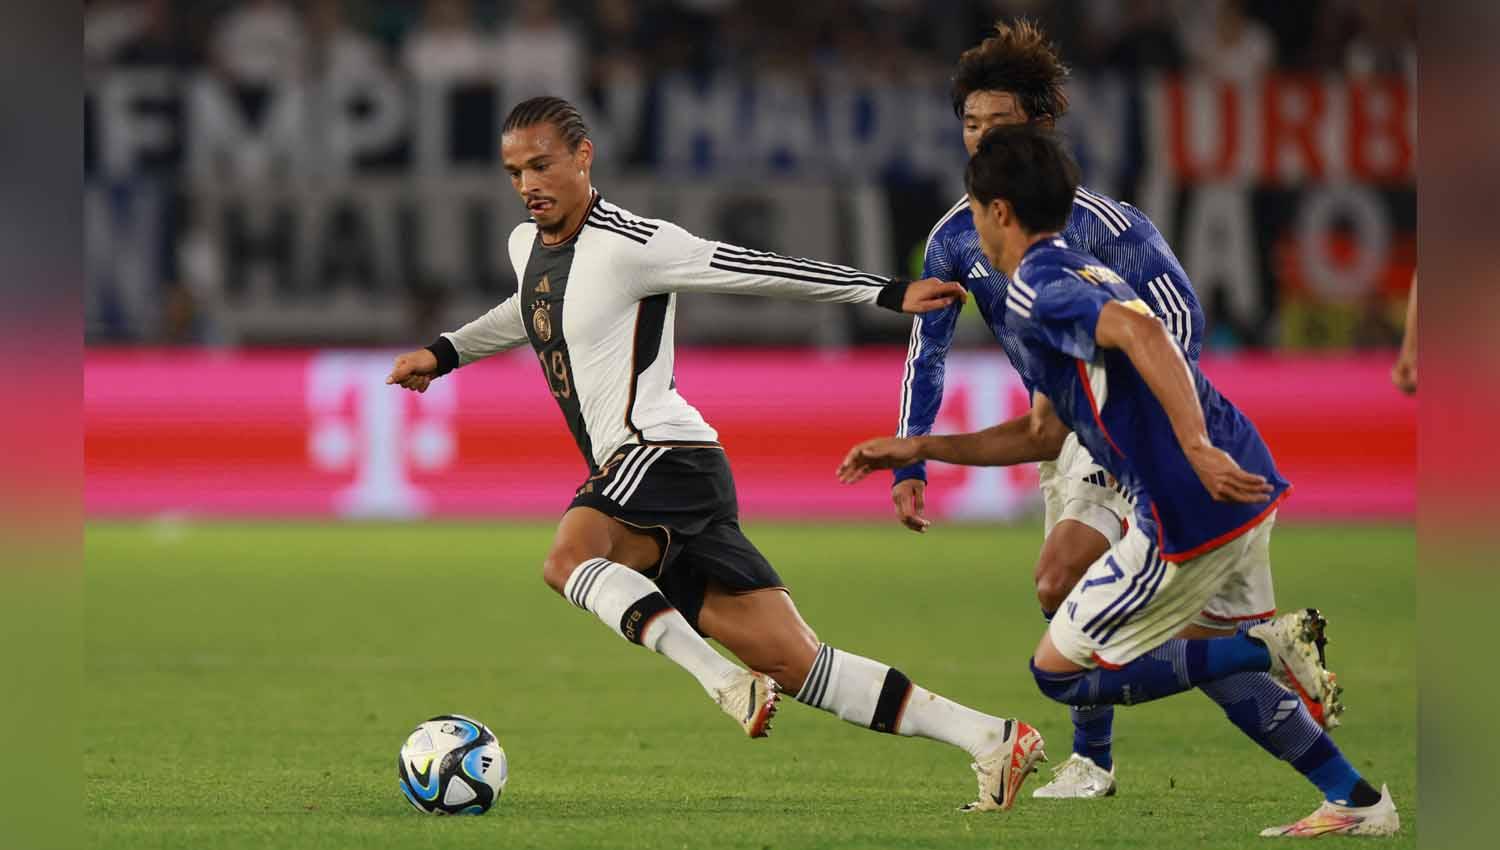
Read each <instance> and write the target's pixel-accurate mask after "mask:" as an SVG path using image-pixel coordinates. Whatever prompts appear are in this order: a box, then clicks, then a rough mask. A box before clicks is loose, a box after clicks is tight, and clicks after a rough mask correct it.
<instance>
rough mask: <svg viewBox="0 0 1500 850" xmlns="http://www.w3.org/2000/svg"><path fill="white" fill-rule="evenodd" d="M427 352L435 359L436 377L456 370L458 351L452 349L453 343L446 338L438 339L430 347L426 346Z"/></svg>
mask: <svg viewBox="0 0 1500 850" xmlns="http://www.w3.org/2000/svg"><path fill="white" fill-rule="evenodd" d="M427 350H428V351H431V352H432V356H433V357H436V358H437V362H438V365H437V373H438V375H440V376H441V375H446V374H448V373H449V372H452V371H453V370H454V369H457V368H458V349H456V348H454V347H453V341H452V340H450V339H448V338H447V337H445V336H440V337H438V338H437V340H435V341H434V342H433V343H432V345H429V346H427Z"/></svg>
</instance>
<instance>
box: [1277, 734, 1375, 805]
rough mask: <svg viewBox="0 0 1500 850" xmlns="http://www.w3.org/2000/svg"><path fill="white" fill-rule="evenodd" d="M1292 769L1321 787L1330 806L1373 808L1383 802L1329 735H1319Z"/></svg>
mask: <svg viewBox="0 0 1500 850" xmlns="http://www.w3.org/2000/svg"><path fill="white" fill-rule="evenodd" d="M1320 731H1321V730H1320ZM1292 767H1295V768H1297V772H1299V773H1301V774H1302V775H1303V776H1306V777H1307V779H1308V781H1309V782H1311V783H1312V784H1314V785H1316V786H1318V790H1319V791H1322V792H1323V799H1325V800H1327V801H1329V802H1330V803H1341V804H1343V805H1346V806H1348V805H1354V806H1373V805H1374V804H1375V803H1377V802H1379V801H1380V792H1378V791H1376V790H1375V789H1374V788H1373V787H1371V786H1370V784H1369V783H1368V782H1365V780H1364V778H1363V777H1361V776H1360V775H1359V771H1357V770H1355V769H1354V765H1352V764H1350V763H1349V760H1348V759H1346V758H1344V754H1343V753H1341V752H1339V748H1338V745H1336V744H1334V743H1333V739H1332V738H1330V737H1328V733H1327V732H1323V733H1322V734H1321V735H1319V736H1318V740H1316V741H1314V742H1313V745H1312V746H1311V747H1308V749H1307V752H1305V753H1303V754H1302V757H1301V758H1298V759H1296V760H1295V761H1293V762H1292Z"/></svg>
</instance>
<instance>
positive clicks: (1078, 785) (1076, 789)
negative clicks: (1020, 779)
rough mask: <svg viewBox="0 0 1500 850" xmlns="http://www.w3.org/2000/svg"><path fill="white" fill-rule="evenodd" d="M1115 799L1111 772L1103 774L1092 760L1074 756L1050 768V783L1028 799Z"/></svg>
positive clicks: (1113, 775)
mask: <svg viewBox="0 0 1500 850" xmlns="http://www.w3.org/2000/svg"><path fill="white" fill-rule="evenodd" d="M1114 795H1115V769H1114V768H1113V767H1111V768H1110V769H1109V770H1105V769H1104V768H1102V767H1100V766H1099V765H1097V764H1094V760H1093V759H1090V758H1085V757H1084V756H1081V755H1079V754H1077V753H1074V754H1072V755H1071V756H1068V760H1067V761H1065V762H1063V763H1062V764H1060V765H1058V766H1057V767H1055V768H1053V770H1052V781H1051V782H1048V783H1047V784H1046V785H1043V786H1042V787H1040V788H1038V789H1036V790H1035V791H1032V792H1031V796H1033V797H1037V798H1046V799H1052V800H1092V799H1094V798H1095V797H1113V796H1114Z"/></svg>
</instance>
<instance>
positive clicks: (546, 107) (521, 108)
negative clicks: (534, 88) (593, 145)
mask: <svg viewBox="0 0 1500 850" xmlns="http://www.w3.org/2000/svg"><path fill="white" fill-rule="evenodd" d="M537 124H551V125H553V126H554V127H556V128H557V132H558V134H559V135H560V136H562V139H563V141H564V142H566V143H567V145H568V150H576V149H577V148H578V143H579V142H581V141H583V140H584V139H587V138H588V137H589V128H588V125H587V124H585V123H583V114H582V113H580V112H579V111H578V107H576V106H574V105H573V104H571V103H569V102H567V101H566V100H563V99H562V98H560V97H551V96H544V97H533V98H530V99H529V100H523V101H521V102H520V103H518V104H516V105H515V108H513V109H511V111H510V114H509V115H507V116H505V124H504V126H502V127H501V128H500V132H501V134H502V135H503V134H505V133H509V132H510V131H511V130H520V129H523V128H525V127H533V126H536V125H537Z"/></svg>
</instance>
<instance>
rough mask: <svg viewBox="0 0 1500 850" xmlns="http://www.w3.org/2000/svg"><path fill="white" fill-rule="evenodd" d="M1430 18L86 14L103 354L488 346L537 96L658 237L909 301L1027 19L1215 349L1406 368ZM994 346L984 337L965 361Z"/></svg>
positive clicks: (301, 8)
mask: <svg viewBox="0 0 1500 850" xmlns="http://www.w3.org/2000/svg"><path fill="white" fill-rule="evenodd" d="M1415 14H1416V3H1415V2H1414V0H1370V1H1369V2H1355V0H1297V1H1296V2H1286V0H1056V1H1055V2H1044V0H851V1H850V2H833V0H755V1H754V2H752V1H751V0H425V2H421V1H420V0H307V2H286V0H194V2H186V0H92V2H86V3H85V28H84V52H85V57H86V69H87V79H88V87H87V99H88V101H87V103H86V116H87V117H86V128H87V131H86V135H87V138H86V140H85V148H86V153H85V156H86V162H85V174H86V180H85V214H86V228H87V231H86V240H85V241H86V247H87V250H88V254H89V257H88V269H89V284H88V290H87V293H88V299H87V304H86V311H87V324H86V328H87V335H88V340H89V341H90V343H91V344H138V343H145V344H163V343H173V344H176V343H181V344H226V345H246V344H295V345H313V346H323V345H394V344H401V343H405V342H409V341H410V340H412V339H423V338H427V337H429V336H430V334H431V333H434V332H436V331H437V330H441V329H445V328H449V327H452V326H454V325H455V324H456V323H459V322H461V321H463V320H465V319H467V318H468V317H470V316H472V315H475V314H476V313H477V312H479V311H482V310H483V309H484V308H486V307H487V306H488V305H491V304H493V303H495V302H496V301H498V300H499V299H501V298H503V297H504V296H505V295H506V294H508V292H509V291H511V290H512V288H513V286H514V282H513V273H512V271H511V269H510V268H509V263H508V261H507V258H506V257H505V254H504V250H503V247H502V246H503V240H504V235H505V234H506V233H508V232H509V229H510V227H512V226H513V225H514V224H515V223H516V222H517V221H519V220H521V218H522V217H523V216H524V213H523V211H522V210H521V208H520V205H519V204H518V203H516V202H515V201H514V199H513V198H512V197H510V195H509V192H510V190H509V187H508V186H507V185H506V184H505V182H504V180H503V174H502V173H501V172H500V170H499V168H498V163H497V162H496V152H497V149H498V140H497V139H496V129H497V128H498V126H499V121H500V120H501V119H503V116H504V113H505V111H506V110H507V109H508V108H509V105H510V104H513V103H515V102H516V101H519V100H520V99H522V98H524V97H528V96H531V95H535V94H556V95H561V96H564V97H568V98H570V99H574V100H576V101H577V102H579V103H580V104H581V105H582V106H583V107H584V111H585V115H586V117H587V118H588V119H589V121H590V123H591V125H593V129H594V131H595V134H596V135H595V138H596V141H597V142H598V143H599V146H600V150H601V154H600V164H599V167H598V169H597V175H596V183H597V184H598V185H599V186H600V188H601V189H602V190H603V191H605V193H606V194H608V195H609V196H610V197H611V199H613V200H615V201H616V202H619V203H622V204H624V205H625V206H627V207H628V208H631V209H632V210H634V211H635V212H637V213H640V214H644V215H654V216H661V217H667V218H672V219H674V220H677V221H678V222H679V223H681V224H683V225H684V226H685V227H687V228H689V229H690V230H693V231H695V232H698V233H701V234H703V235H705V236H709V237H711V238H722V239H726V240H731V241H736V242H739V243H741V244H748V245H751V246H752V247H756V248H761V249H769V250H776V251H782V252H785V253H795V254H801V255H806V256H816V257H819V258H823V259H833V260H839V261H843V262H848V263H852V264H856V265H861V266H863V267H866V268H870V269H872V270H877V271H882V272H887V273H891V272H899V273H907V274H912V275H913V276H915V275H916V274H917V273H919V272H920V270H921V269H920V264H921V259H920V258H921V252H922V245H923V242H924V239H925V235H926V232H927V230H928V228H930V227H931V224H932V222H934V221H935V220H936V219H937V217H938V216H940V215H941V214H942V212H943V211H944V210H945V209H947V208H948V207H950V206H951V205H952V204H953V202H954V200H956V199H957V197H958V196H959V195H960V194H961V191H962V187H961V179H960V178H961V173H962V165H963V151H962V148H961V146H960V144H959V133H958V130H959V127H958V122H957V120H956V119H955V118H954V117H953V114H952V111H951V107H950V105H949V103H948V100H947V97H946V83H947V80H948V77H949V75H950V74H951V69H952V66H953V63H954V61H955V59H956V57H957V55H958V54H959V53H960V52H961V51H962V50H964V49H965V48H967V47H970V46H972V45H973V44H975V43H977V42H978V41H979V40H980V39H982V38H983V37H984V36H985V34H986V32H987V31H988V30H989V29H990V28H991V27H992V26H993V24H994V22H995V21H996V20H997V19H1009V18H1014V17H1017V16H1025V17H1029V18H1032V19H1034V20H1036V21H1037V22H1039V23H1040V24H1041V25H1042V26H1043V28H1044V29H1045V30H1046V31H1047V32H1048V33H1049V34H1050V35H1051V36H1052V37H1053V38H1054V39H1055V40H1056V42H1057V44H1058V45H1059V48H1060V50H1061V53H1062V55H1063V57H1064V59H1065V61H1066V62H1067V63H1068V64H1069V65H1071V66H1072V68H1073V70H1074V82H1073V84H1072V87H1071V89H1070V95H1071V96H1072V98H1073V103H1074V108H1073V113H1074V114H1072V115H1070V116H1069V118H1068V119H1066V120H1065V121H1064V123H1063V127H1064V130H1065V131H1066V132H1068V134H1069V136H1070V138H1071V139H1072V140H1073V142H1074V144H1075V147H1076V148H1077V152H1078V154H1079V158H1080V161H1081V163H1082V164H1083V166H1084V169H1085V177H1086V179H1087V180H1088V182H1089V183H1090V184H1091V185H1092V186H1094V187H1095V188H1096V189H1099V190H1101V191H1104V192H1106V193H1109V194H1113V195H1115V196H1117V197H1120V198H1122V199H1124V200H1129V201H1131V202H1133V203H1136V204H1137V205H1138V206H1141V207H1142V208H1143V209H1145V210H1146V211H1147V212H1148V213H1149V214H1151V215H1152V216H1153V218H1155V219H1157V221H1158V224H1159V226H1161V229H1162V230H1163V232H1164V233H1165V234H1166V235H1167V237H1168V239H1169V241H1171V242H1172V244H1173V245H1174V247H1175V248H1177V249H1178V252H1179V255H1180V256H1181V257H1182V259H1183V261H1184V264H1185V266H1186V267H1187V269H1188V271H1189V274H1190V275H1192V276H1193V278H1194V281H1195V284H1197V285H1198V286H1199V288H1200V292H1201V293H1202V294H1203V295H1204V298H1203V300H1204V302H1205V304H1206V305H1207V306H1208V308H1209V314H1210V326H1211V337H1210V345H1211V346H1213V347H1216V348H1221V349H1225V348H1238V347H1266V346H1290V347H1345V348H1347V347H1368V346H1389V345H1394V344H1395V342H1396V341H1397V340H1398V339H1399V331H1400V316H1401V304H1402V303H1403V296H1404V291H1405V286H1406V281H1408V280H1409V278H1410V271H1411V267H1412V265H1413V264H1414V261H1415V248H1414V239H1413V237H1412V231H1413V229H1414V226H1415V170H1414V167H1413V166H1412V162H1413V161H1414V159H1413V155H1412V148H1413V147H1414V145H1415V136H1416V133H1415V118H1414V115H1415V106H1414V101H1415V97H1416V86H1415V74H1416V58H1415V57H1416V49H1415ZM1276 79H1281V80H1285V81H1286V82H1284V83H1275V82H1273V83H1266V82H1264V81H1266V80H1276ZM1178 80H1186V81H1189V84H1186V86H1185V87H1184V86H1179V85H1178V83H1177V82H1175V81H1178ZM1365 81H1368V82H1365ZM1184 91H1186V92H1187V94H1183V92H1184ZM1183 139H1186V141H1185V142H1184V141H1182V140H1183ZM1216 151H1218V153H1216ZM1205 163H1207V165H1205ZM746 310H752V311H753V312H750V313H747V312H746ZM747 315H748V316H750V317H751V321H746V317H747ZM904 329H905V324H904V323H900V322H894V321H892V320H891V319H890V318H889V317H884V316H881V315H876V314H875V313H874V312H873V311H850V310H846V309H843V308H832V307H816V308H813V307H807V306H803V305H788V304H758V305H756V306H754V307H753V308H750V307H745V306H742V302H739V301H736V300H735V299H732V298H729V297H727V296H726V297H725V299H723V300H720V299H715V298H705V299H698V300H696V301H695V303H694V304H692V305H684V307H683V310H682V312H681V313H680V315H679V333H678V336H679V339H681V340H683V341H685V342H688V343H699V344H716V343H718V344H723V343H731V344H757V343H764V344H778V345H797V344H815V345H821V346H832V347H837V346H844V345H849V344H858V343H893V342H894V343H900V342H902V341H903V340H904V336H905V334H904ZM985 336H986V334H985V332H984V328H983V326H982V325H980V324H978V323H977V322H970V321H969V320H968V318H967V317H966V323H965V325H964V326H963V328H962V329H961V332H960V342H961V343H963V342H972V343H982V342H983V341H984V339H985Z"/></svg>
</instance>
